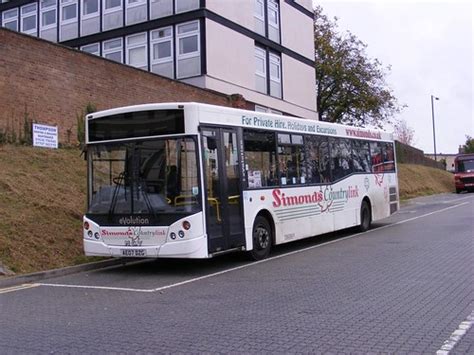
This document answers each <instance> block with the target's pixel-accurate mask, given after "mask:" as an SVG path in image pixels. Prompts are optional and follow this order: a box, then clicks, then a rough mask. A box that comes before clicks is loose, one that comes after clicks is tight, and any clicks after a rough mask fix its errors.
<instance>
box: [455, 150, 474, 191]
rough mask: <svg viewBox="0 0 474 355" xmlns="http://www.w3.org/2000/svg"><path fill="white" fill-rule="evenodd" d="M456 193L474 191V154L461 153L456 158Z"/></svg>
mask: <svg viewBox="0 0 474 355" xmlns="http://www.w3.org/2000/svg"><path fill="white" fill-rule="evenodd" d="M454 184H455V185H456V193H460V192H462V191H464V190H466V191H474V154H460V155H458V156H457V157H456V158H455V159H454Z"/></svg>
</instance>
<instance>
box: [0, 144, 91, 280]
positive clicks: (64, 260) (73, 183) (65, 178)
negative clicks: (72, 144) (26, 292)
mask: <svg viewBox="0 0 474 355" xmlns="http://www.w3.org/2000/svg"><path fill="white" fill-rule="evenodd" d="M79 155H80V152H79V150H77V149H60V150H49V149H40V148H32V147H16V146H10V145H3V146H0V171H1V175H0V216H1V218H0V260H1V261H2V262H3V263H4V264H5V265H6V266H7V267H8V268H10V269H11V270H12V271H14V272H16V273H28V272H34V271H40V270H46V269H51V268H56V267H62V266H67V265H72V264H77V263H79V262H83V261H84V260H85V257H84V256H83V253H82V250H81V248H82V240H81V225H82V213H83V211H84V204H85V194H86V180H85V175H86V164H85V161H84V160H83V159H82V158H81V157H80V156H79Z"/></svg>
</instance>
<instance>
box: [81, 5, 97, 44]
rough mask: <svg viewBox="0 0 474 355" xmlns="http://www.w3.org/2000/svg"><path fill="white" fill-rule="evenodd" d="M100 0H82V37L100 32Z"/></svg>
mask: <svg viewBox="0 0 474 355" xmlns="http://www.w3.org/2000/svg"><path fill="white" fill-rule="evenodd" d="M99 6H100V5H99V0H81V9H82V11H81V13H82V16H81V36H87V35H90V34H93V33H97V32H100V18H99Z"/></svg>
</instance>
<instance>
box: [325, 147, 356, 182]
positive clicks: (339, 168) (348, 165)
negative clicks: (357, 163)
mask: <svg viewBox="0 0 474 355" xmlns="http://www.w3.org/2000/svg"><path fill="white" fill-rule="evenodd" d="M329 141H330V143H331V171H332V180H333V181H335V180H339V179H342V178H343V177H345V176H347V175H349V174H350V173H351V172H352V165H353V164H352V149H351V141H350V140H349V139H344V138H330V139H329Z"/></svg>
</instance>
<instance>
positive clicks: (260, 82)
mask: <svg viewBox="0 0 474 355" xmlns="http://www.w3.org/2000/svg"><path fill="white" fill-rule="evenodd" d="M255 84H256V89H257V91H258V92H261V93H262V94H266V93H267V54H266V51H265V50H264V49H262V48H260V47H255Z"/></svg>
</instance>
